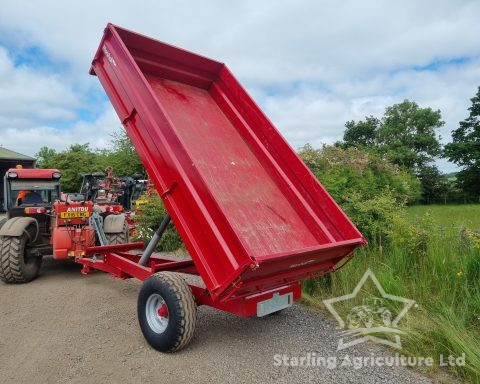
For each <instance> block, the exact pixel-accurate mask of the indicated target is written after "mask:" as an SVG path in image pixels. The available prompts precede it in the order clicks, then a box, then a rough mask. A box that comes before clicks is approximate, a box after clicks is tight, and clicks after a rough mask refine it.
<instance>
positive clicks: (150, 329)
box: [137, 272, 197, 352]
mask: <svg viewBox="0 0 480 384" xmlns="http://www.w3.org/2000/svg"><path fill="white" fill-rule="evenodd" d="M137 310H138V320H139V322H140V328H141V329H142V333H143V336H144V337H145V339H146V340H147V342H148V343H149V344H150V345H151V346H152V347H153V348H155V349H156V350H158V351H161V352H175V351H178V350H180V349H182V348H183V347H185V346H186V345H187V344H188V343H189V342H190V340H191V339H192V337H193V334H194V331H195V325H196V323H197V305H196V303H195V299H194V297H193V294H192V291H191V289H190V287H189V286H188V285H187V283H186V282H185V280H184V279H183V278H182V276H180V275H179V274H178V273H173V272H158V273H155V274H154V275H152V276H151V277H150V278H149V279H148V280H147V281H145V282H144V283H143V286H142V289H141V290H140V294H139V295H138V306H137Z"/></svg>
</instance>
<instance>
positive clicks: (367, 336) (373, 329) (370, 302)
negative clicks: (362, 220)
mask: <svg viewBox="0 0 480 384" xmlns="http://www.w3.org/2000/svg"><path fill="white" fill-rule="evenodd" d="M368 278H370V279H371V280H372V282H373V284H374V285H375V287H376V288H377V289H378V292H379V294H380V296H379V297H376V296H375V297H368V298H365V299H363V301H362V305H357V306H355V307H353V308H352V309H351V311H350V313H349V314H348V315H347V322H348V324H346V322H345V321H344V320H343V319H342V317H341V316H340V315H339V314H338V312H337V311H336V310H335V308H334V307H333V305H332V304H334V303H339V302H343V301H346V300H351V299H355V297H356V296H357V294H358V292H359V291H360V289H361V288H362V287H363V285H364V284H365V282H366V281H367V279H368ZM386 301H390V302H392V301H395V302H400V303H403V304H405V306H404V307H403V309H402V310H401V311H400V312H399V313H398V314H397V316H396V317H395V318H393V319H392V312H391V311H390V309H388V308H387V306H386V305H385V302H386ZM323 303H324V304H325V306H326V307H327V308H328V310H329V311H330V312H331V313H332V315H333V316H334V317H335V319H336V320H337V322H338V327H337V329H343V330H344V331H342V332H340V334H341V336H342V337H341V338H340V340H339V341H338V346H337V350H338V351H339V350H342V349H345V348H348V347H351V346H353V345H356V344H360V343H363V342H365V341H368V340H371V341H373V342H376V343H379V344H384V345H388V346H390V347H393V348H399V349H401V348H402V343H401V340H400V335H401V334H405V332H403V331H401V330H400V329H398V322H399V321H400V320H401V319H402V317H403V316H404V315H405V314H406V313H407V311H408V310H409V309H410V308H411V307H412V306H413V305H414V304H415V301H414V300H410V299H406V298H404V297H399V296H394V295H390V294H388V293H386V292H385V290H384V289H383V287H382V286H381V285H380V282H379V281H378V279H377V278H376V277H375V275H374V274H373V272H372V270H371V269H370V268H368V269H367V271H366V272H365V274H364V275H363V277H362V278H361V280H360V282H359V283H358V284H357V286H356V287H355V289H354V290H353V292H352V293H351V294H349V295H344V296H339V297H334V298H333V299H328V300H323ZM382 333H384V334H389V333H390V334H393V335H394V340H395V341H391V340H389V339H387V338H382V337H378V336H374V334H375V335H378V334H382Z"/></svg>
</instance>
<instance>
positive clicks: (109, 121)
mask: <svg viewBox="0 0 480 384" xmlns="http://www.w3.org/2000/svg"><path fill="white" fill-rule="evenodd" d="M120 125H121V124H120V123H119V121H118V117H117V115H116V114H115V111H114V110H113V108H111V107H106V110H105V112H104V113H103V114H102V115H101V116H100V117H99V118H98V119H96V120H95V121H93V122H91V123H89V122H85V121H79V122H77V123H76V124H74V125H73V126H72V127H71V128H69V129H61V128H55V127H52V126H48V125H33V126H31V127H30V128H24V129H18V128H7V129H3V130H2V138H1V140H2V141H1V143H2V145H4V146H5V147H7V148H11V149H15V150H16V151H19V152H21V153H25V154H28V155H35V153H36V152H37V151H38V149H40V147H42V146H48V147H50V148H54V149H56V150H62V149H64V148H65V147H68V146H70V145H71V144H74V143H78V144H84V143H89V144H90V146H91V147H92V148H106V147H108V146H109V145H110V139H111V134H112V133H113V132H115V131H117V130H118V129H119V127H120Z"/></svg>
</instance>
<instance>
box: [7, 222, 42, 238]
mask: <svg viewBox="0 0 480 384" xmlns="http://www.w3.org/2000/svg"><path fill="white" fill-rule="evenodd" d="M31 224H34V225H35V228H36V234H35V236H33V237H32V236H31V235H30V234H29V237H30V240H33V241H35V240H34V239H36V238H37V236H38V223H37V220H35V219H34V218H33V217H13V218H11V219H9V220H7V221H6V222H5V224H3V225H2V227H1V228H0V236H20V235H22V234H23V233H24V232H25V230H26V229H27V228H28V226H29V225H31Z"/></svg>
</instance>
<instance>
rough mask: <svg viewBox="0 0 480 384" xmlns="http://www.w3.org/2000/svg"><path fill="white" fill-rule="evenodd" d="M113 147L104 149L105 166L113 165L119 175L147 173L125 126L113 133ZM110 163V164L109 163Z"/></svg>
mask: <svg viewBox="0 0 480 384" xmlns="http://www.w3.org/2000/svg"><path fill="white" fill-rule="evenodd" d="M110 144H111V148H110V149H109V150H106V151H103V154H104V156H105V162H106V163H105V166H108V165H111V166H112V167H113V170H114V172H115V175H117V176H131V175H133V174H134V173H140V174H145V169H144V167H143V164H142V161H141V160H140V157H139V156H138V154H137V151H136V150H135V147H134V146H133V144H132V141H131V140H130V138H129V137H128V135H127V133H126V132H125V130H124V129H123V128H121V130H120V131H118V132H114V133H113V134H112V140H111V142H110ZM107 163H108V164H107Z"/></svg>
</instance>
